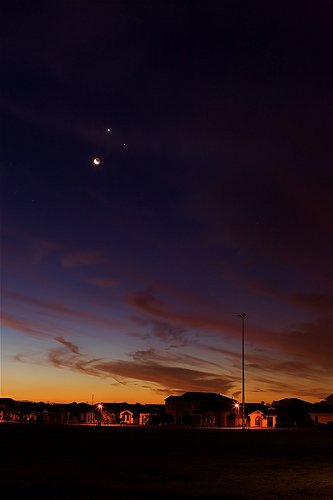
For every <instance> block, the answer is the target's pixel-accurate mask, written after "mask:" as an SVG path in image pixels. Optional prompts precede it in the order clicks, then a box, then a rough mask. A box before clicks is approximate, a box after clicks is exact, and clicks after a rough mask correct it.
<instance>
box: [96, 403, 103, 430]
mask: <svg viewBox="0 0 333 500" xmlns="http://www.w3.org/2000/svg"><path fill="white" fill-rule="evenodd" d="M102 408H103V405H102V404H101V403H99V404H98V405H97V410H98V413H97V425H101V421H102Z"/></svg>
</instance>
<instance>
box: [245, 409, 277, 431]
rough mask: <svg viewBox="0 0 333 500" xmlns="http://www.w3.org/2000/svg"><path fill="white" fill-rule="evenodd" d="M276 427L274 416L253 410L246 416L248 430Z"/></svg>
mask: <svg viewBox="0 0 333 500" xmlns="http://www.w3.org/2000/svg"><path fill="white" fill-rule="evenodd" d="M275 426H276V415H268V413H267V412H266V413H264V412H262V411H260V410H255V411H253V412H251V413H249V414H248V416H247V427H249V428H250V429H267V428H273V427H275Z"/></svg>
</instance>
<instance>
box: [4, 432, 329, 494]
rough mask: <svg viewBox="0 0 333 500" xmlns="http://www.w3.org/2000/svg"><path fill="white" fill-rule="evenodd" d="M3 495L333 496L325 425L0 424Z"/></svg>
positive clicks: (327, 436) (327, 435)
mask: <svg viewBox="0 0 333 500" xmlns="http://www.w3.org/2000/svg"><path fill="white" fill-rule="evenodd" d="M0 449H1V456H0V460H1V475H0V477H1V479H0V492H1V497H2V498H4V499H7V498H16V497H18V498H23V497H24V498H27V497H29V498H45V499H46V500H48V499H50V498H52V499H55V498H59V499H70V498H75V499H80V498H82V499H88V498H90V499H95V498H96V499H106V498H109V499H141V498H142V499H147V500H148V499H155V498H156V499H166V498H168V499H170V498H188V499H199V498H202V499H213V498H216V499H217V498H235V499H236V498H263V499H283V498H305V499H306V498H313V499H317V498H320V499H330V500H332V499H333V432H332V431H316V430H271V431H267V430H261V431H260V430H258V431H256V430H245V431H242V430H219V429H171V428H147V427H143V428H137V427H134V428H126V427H66V426H63V427H58V426H49V425H44V426H43V425H34V424H30V425H26V424H6V423H1V424H0Z"/></svg>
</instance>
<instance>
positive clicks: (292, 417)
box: [272, 398, 312, 427]
mask: <svg viewBox="0 0 333 500" xmlns="http://www.w3.org/2000/svg"><path fill="white" fill-rule="evenodd" d="M272 407H274V409H275V411H276V414H277V423H276V426H277V427H309V426H310V425H311V418H310V415H309V411H310V410H311V408H312V403H309V402H308V401H303V400H302V399H298V398H284V399H280V400H279V401H273V402H272Z"/></svg>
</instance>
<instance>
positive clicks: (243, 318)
mask: <svg viewBox="0 0 333 500" xmlns="http://www.w3.org/2000/svg"><path fill="white" fill-rule="evenodd" d="M238 316H239V317H240V318H241V320H242V429H244V428H245V373H244V320H245V316H246V314H245V313H242V314H238Z"/></svg>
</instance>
